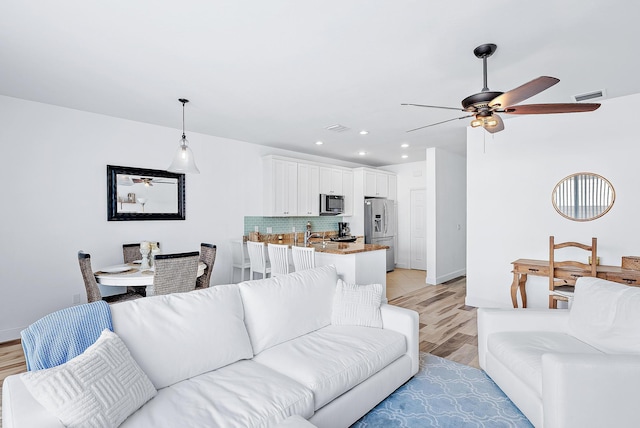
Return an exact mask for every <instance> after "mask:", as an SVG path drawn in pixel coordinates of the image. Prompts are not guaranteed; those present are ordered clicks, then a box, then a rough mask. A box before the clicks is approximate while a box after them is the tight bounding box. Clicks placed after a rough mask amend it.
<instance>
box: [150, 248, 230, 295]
mask: <svg viewBox="0 0 640 428" xmlns="http://www.w3.org/2000/svg"><path fill="white" fill-rule="evenodd" d="M217 251H218V250H217V248H216V246H215V245H213V244H207V243H204V242H203V243H201V244H200V261H201V262H202V263H204V264H205V265H207V267H206V268H205V269H204V273H203V274H202V275H200V276H199V277H198V279H196V289H200V288H207V287H209V282H211V272H212V271H213V264H214V263H215V262H216V253H217ZM156 257H157V256H156Z"/></svg>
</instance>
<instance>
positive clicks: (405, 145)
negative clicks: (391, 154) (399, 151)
mask: <svg viewBox="0 0 640 428" xmlns="http://www.w3.org/2000/svg"><path fill="white" fill-rule="evenodd" d="M400 147H402V148H403V149H406V148H407V147H409V144H407V143H403V144H401V145H400Z"/></svg>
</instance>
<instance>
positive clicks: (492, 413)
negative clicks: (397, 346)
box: [352, 352, 533, 428]
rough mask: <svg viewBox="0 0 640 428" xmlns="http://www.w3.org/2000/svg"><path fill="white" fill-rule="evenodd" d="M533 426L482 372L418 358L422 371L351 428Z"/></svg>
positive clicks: (428, 356)
mask: <svg viewBox="0 0 640 428" xmlns="http://www.w3.org/2000/svg"><path fill="white" fill-rule="evenodd" d="M372 427H375V428H382V427H385V428H388V427H403V428H425V427H491V428H493V427H533V425H531V423H530V422H529V420H527V418H526V417H525V416H524V415H523V414H522V413H521V412H520V410H518V408H517V407H516V406H515V405H514V404H513V403H512V402H511V400H509V398H507V396H506V395H505V394H504V393H503V392H502V390H500V388H498V386H497V385H496V384H495V383H493V381H492V380H491V378H489V376H487V375H486V374H485V373H484V372H483V371H482V370H478V369H476V368H473V367H469V366H465V365H462V364H458V363H455V362H453V361H449V360H446V359H444V358H440V357H436V356H435V355H431V354H427V353H424V352H421V353H420V370H419V371H418V373H417V374H416V375H415V376H414V378H413V379H411V380H410V381H409V382H407V383H406V384H404V385H403V386H401V387H400V388H398V389H397V390H396V391H395V392H394V393H393V394H391V395H390V396H389V397H387V398H386V399H385V400H384V401H383V402H381V403H380V404H378V405H377V406H376V407H375V408H374V409H373V410H371V411H370V412H369V413H367V414H366V415H365V416H363V417H362V418H361V419H360V420H359V421H357V422H356V423H355V424H354V425H352V428H372Z"/></svg>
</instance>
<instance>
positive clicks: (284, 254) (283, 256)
mask: <svg viewBox="0 0 640 428" xmlns="http://www.w3.org/2000/svg"><path fill="white" fill-rule="evenodd" d="M267 250H268V251H269V263H271V276H272V277H274V276H278V275H287V274H288V273H289V246H288V245H281V244H268V245H267Z"/></svg>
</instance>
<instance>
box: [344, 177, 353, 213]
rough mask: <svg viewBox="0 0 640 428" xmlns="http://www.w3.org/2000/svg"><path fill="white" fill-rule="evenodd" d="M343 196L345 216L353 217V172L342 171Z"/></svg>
mask: <svg viewBox="0 0 640 428" xmlns="http://www.w3.org/2000/svg"><path fill="white" fill-rule="evenodd" d="M342 192H343V193H342V194H343V195H344V213H343V214H342V215H344V216H351V215H353V171H347V170H343V171H342Z"/></svg>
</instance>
